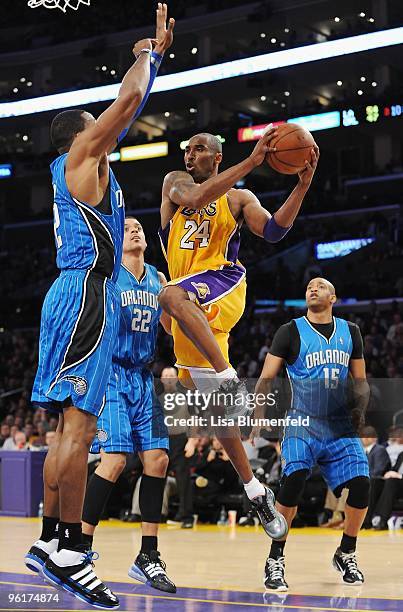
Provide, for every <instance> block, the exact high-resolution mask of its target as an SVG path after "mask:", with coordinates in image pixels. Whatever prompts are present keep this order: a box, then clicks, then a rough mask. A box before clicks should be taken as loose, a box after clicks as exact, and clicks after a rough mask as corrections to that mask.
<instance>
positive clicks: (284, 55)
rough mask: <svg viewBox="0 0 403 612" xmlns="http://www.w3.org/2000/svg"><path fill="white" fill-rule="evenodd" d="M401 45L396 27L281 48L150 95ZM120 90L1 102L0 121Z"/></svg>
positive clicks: (200, 72) (177, 80)
mask: <svg viewBox="0 0 403 612" xmlns="http://www.w3.org/2000/svg"><path fill="white" fill-rule="evenodd" d="M402 42H403V27H399V28H392V29H390V30H381V31H379V32H371V33H369V34H360V35H358V36H349V37H347V38H341V39H338V40H330V41H327V42H323V43H316V44H313V45H307V46H306V47H297V48H295V49H284V50H283V51H275V52H274V53H265V54H263V55H258V56H255V57H247V58H243V59H239V60H234V61H232V62H224V63H222V64H214V65H212V66H204V67H202V68H195V69H193V70H186V71H184V72H177V73H175V74H166V75H163V76H159V77H157V79H156V81H155V85H154V88H153V93H158V92H162V91H172V90H175V89H183V88H184V87H192V86H194V85H202V84H203V83H211V82H214V81H221V80H223V79H230V78H234V77H239V76H243V75H247V74H254V73H256V72H264V71H266V70H275V69H276V68H284V67H287V66H296V65H298V64H305V63H307V62H315V61H319V60H324V59H329V58H332V57H339V56H341V55H351V54H354V53H360V52H361V51H370V50H372V49H379V48H383V47H390V46H393V45H399V44H402ZM119 87H120V84H119V83H114V84H112V85H103V86H99V87H91V88H88V89H80V90H77V91H68V92H65V93H59V94H52V95H50V96H41V97H39V98H30V99H27V100H18V101H16V102H3V103H0V118H6V117H17V116H20V115H31V114H34V113H41V112H45V111H50V110H55V109H59V108H69V107H73V106H82V105H86V104H92V103H94V102H105V101H108V100H113V99H114V98H116V96H117V94H118V91H119Z"/></svg>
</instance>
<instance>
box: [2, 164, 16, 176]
mask: <svg viewBox="0 0 403 612" xmlns="http://www.w3.org/2000/svg"><path fill="white" fill-rule="evenodd" d="M12 173H13V167H12V165H11V164H0V179H5V178H9V177H10V176H11V175H12Z"/></svg>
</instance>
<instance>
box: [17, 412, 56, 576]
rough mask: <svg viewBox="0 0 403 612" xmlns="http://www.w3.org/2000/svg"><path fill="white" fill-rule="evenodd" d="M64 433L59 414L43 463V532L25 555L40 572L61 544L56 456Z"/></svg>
mask: <svg viewBox="0 0 403 612" xmlns="http://www.w3.org/2000/svg"><path fill="white" fill-rule="evenodd" d="M62 433H63V415H62V414H61V415H60V416H59V422H58V425H57V429H56V435H55V437H54V439H53V442H52V444H51V446H50V447H49V450H48V452H47V454H46V458H45V463H44V465H43V492H44V498H43V517H42V532H41V535H40V536H39V539H38V540H36V542H34V543H33V545H32V546H31V548H30V549H29V551H28V553H27V554H26V555H25V565H26V566H27V567H28V569H30V570H32V571H34V572H40V571H41V569H42V567H43V565H44V563H45V562H46V560H47V558H48V557H49V555H50V554H51V553H52V552H55V551H56V550H57V548H58V545H59V486H58V483H57V473H56V457H57V452H58V449H59V445H60V440H61V437H62Z"/></svg>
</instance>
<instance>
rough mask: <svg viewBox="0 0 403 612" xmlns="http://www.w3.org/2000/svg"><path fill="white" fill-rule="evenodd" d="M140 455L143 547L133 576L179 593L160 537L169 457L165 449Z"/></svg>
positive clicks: (131, 569) (130, 570)
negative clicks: (163, 555)
mask: <svg viewBox="0 0 403 612" xmlns="http://www.w3.org/2000/svg"><path fill="white" fill-rule="evenodd" d="M139 457H140V459H141V462H142V464H143V468H144V471H143V476H142V478H141V484H140V499H139V502H140V512H141V518H142V522H141V531H142V538H141V550H140V552H139V554H138V555H137V558H136V559H135V561H134V563H133V565H132V566H131V568H130V569H129V576H130V577H131V578H134V579H135V580H139V581H140V582H145V583H146V584H148V585H149V586H151V587H153V588H155V589H158V590H160V591H165V592H167V593H176V586H175V585H174V583H173V582H172V581H171V580H170V579H169V578H168V576H167V574H166V571H165V568H166V566H165V563H164V562H163V561H162V560H161V559H160V553H159V552H158V537H157V536H158V528H159V524H160V521H161V509H162V500H163V496H164V488H165V476H166V473H167V469H168V463H169V458H168V455H167V452H166V451H165V450H164V449H161V448H155V449H150V450H146V451H142V452H139Z"/></svg>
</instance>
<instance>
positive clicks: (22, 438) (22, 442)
mask: <svg viewBox="0 0 403 612" xmlns="http://www.w3.org/2000/svg"><path fill="white" fill-rule="evenodd" d="M6 446H7V448H5V447H6ZM28 449H29V446H28V444H27V438H26V435H25V433H24V432H23V431H17V432H16V433H15V434H14V436H13V437H12V438H9V439H8V440H7V441H6V442H5V443H4V446H3V450H13V451H14V450H16V451H19V450H28Z"/></svg>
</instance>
